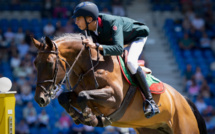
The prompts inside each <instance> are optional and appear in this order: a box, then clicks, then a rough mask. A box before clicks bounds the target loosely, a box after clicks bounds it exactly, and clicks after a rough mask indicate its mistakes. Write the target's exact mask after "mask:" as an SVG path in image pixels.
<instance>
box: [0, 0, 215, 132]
mask: <svg viewBox="0 0 215 134" xmlns="http://www.w3.org/2000/svg"><path fill="white" fill-rule="evenodd" d="M81 1H83V0H0V77H3V76H4V77H8V78H10V79H11V80H12V82H13V87H12V90H13V91H17V94H16V113H15V114H16V133H17V134H19V133H20V134H21V133H31V134H38V133H41V134H43V133H52V134H60V133H61V134H67V133H74V134H75V133H77V134H81V133H82V134H95V133H97V134H120V133H121V134H122V133H123V134H126V133H131V134H135V132H134V130H133V129H120V128H115V127H106V128H93V127H88V126H85V125H75V124H74V123H73V121H72V119H71V118H70V117H69V116H68V115H67V114H66V113H65V110H64V109H63V108H62V107H61V106H60V105H59V103H58V101H57V99H54V100H53V101H52V102H51V104H49V105H48V106H47V107H45V108H40V107H39V106H38V104H36V102H35V101H34V99H33V96H34V92H35V83H36V71H35V69H34V67H33V60H34V58H35V56H36V53H37V49H36V48H35V47H34V45H33V44H32V42H31V40H30V37H29V35H33V36H34V37H35V38H37V39H38V40H41V38H42V37H44V36H49V37H53V36H57V35H61V34H63V33H74V32H80V31H79V29H78V28H77V27H76V26H75V24H74V20H72V19H71V15H72V12H73V8H74V6H75V5H77V4H78V3H80V2H81ZM92 2H95V3H96V4H97V5H98V7H99V10H100V12H103V13H109V14H114V15H120V16H128V17H130V18H133V19H136V20H139V21H141V22H144V23H146V25H147V26H149V28H150V31H151V32H150V36H149V37H148V40H147V43H146V46H145V49H144V51H143V54H142V57H141V58H144V59H145V60H146V66H147V67H149V68H150V69H152V72H153V75H154V76H156V77H157V78H159V79H160V80H162V81H163V82H166V83H168V84H170V85H172V86H173V87H174V88H176V89H177V90H178V91H179V92H181V93H182V94H183V95H186V96H188V97H189V98H190V99H192V101H193V102H194V103H195V104H196V106H197V108H198V109H199V111H200V112H201V114H202V115H203V117H204V119H205V121H206V125H207V129H208V133H209V134H214V133H215V34H214V33H215V13H214V11H215V0H92Z"/></svg>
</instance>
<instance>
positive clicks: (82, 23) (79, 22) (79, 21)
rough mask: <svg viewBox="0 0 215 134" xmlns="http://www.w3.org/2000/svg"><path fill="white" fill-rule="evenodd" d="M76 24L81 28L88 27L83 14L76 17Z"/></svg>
mask: <svg viewBox="0 0 215 134" xmlns="http://www.w3.org/2000/svg"><path fill="white" fill-rule="evenodd" d="M75 24H76V25H77V26H78V27H79V29H81V30H84V29H86V24H85V20H84V17H83V16H80V17H76V18H75Z"/></svg>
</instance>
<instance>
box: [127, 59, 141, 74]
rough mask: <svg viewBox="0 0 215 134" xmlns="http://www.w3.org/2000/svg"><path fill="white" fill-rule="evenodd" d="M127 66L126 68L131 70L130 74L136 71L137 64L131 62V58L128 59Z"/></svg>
mask: <svg viewBox="0 0 215 134" xmlns="http://www.w3.org/2000/svg"><path fill="white" fill-rule="evenodd" d="M127 67H128V69H129V70H130V72H131V73H132V74H134V73H135V72H136V71H137V68H138V64H137V63H135V62H133V61H131V60H128V61H127Z"/></svg>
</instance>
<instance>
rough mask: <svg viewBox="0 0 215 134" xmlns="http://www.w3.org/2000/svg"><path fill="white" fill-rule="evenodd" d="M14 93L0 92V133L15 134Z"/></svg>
mask: <svg viewBox="0 0 215 134" xmlns="http://www.w3.org/2000/svg"><path fill="white" fill-rule="evenodd" d="M15 93H16V91H9V92H6V93H1V92H0V133H1V134H15V103H16V99H15Z"/></svg>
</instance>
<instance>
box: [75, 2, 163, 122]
mask: <svg viewBox="0 0 215 134" xmlns="http://www.w3.org/2000/svg"><path fill="white" fill-rule="evenodd" d="M73 18H75V24H76V25H77V26H78V27H79V28H80V29H81V30H87V31H90V34H91V35H92V36H93V37H94V38H95V39H96V43H94V42H93V41H91V40H88V39H84V40H83V43H86V44H87V46H88V47H90V48H92V49H99V50H100V51H101V53H102V54H103V55H104V56H111V55H121V54H122V52H123V49H124V47H123V46H124V44H127V43H131V45H130V50H129V55H128V60H127V67H128V69H129V71H130V72H131V73H132V75H133V76H134V78H135V79H136V81H137V82H138V83H137V84H138V86H139V87H140V89H141V92H142V93H143V94H144V95H145V98H146V102H148V103H147V105H146V106H145V103H144V106H143V107H144V108H143V109H144V113H145V116H146V117H147V118H150V117H152V116H153V115H155V114H158V113H160V111H159V108H158V106H157V105H156V103H155V101H154V100H153V98H152V94H151V92H150V90H149V87H148V84H147V82H146V78H145V75H144V72H143V71H142V69H141V67H139V66H138V58H139V55H140V54H141V52H142V50H143V47H144V44H145V42H146V39H147V36H148V35H149V28H148V27H147V26H146V25H145V24H143V23H141V22H138V21H135V20H133V19H130V18H126V17H119V16H113V15H107V14H99V11H98V7H97V6H96V5H95V4H94V3H92V2H82V3H80V4H78V5H77V6H76V8H75V10H74V12H73Z"/></svg>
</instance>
